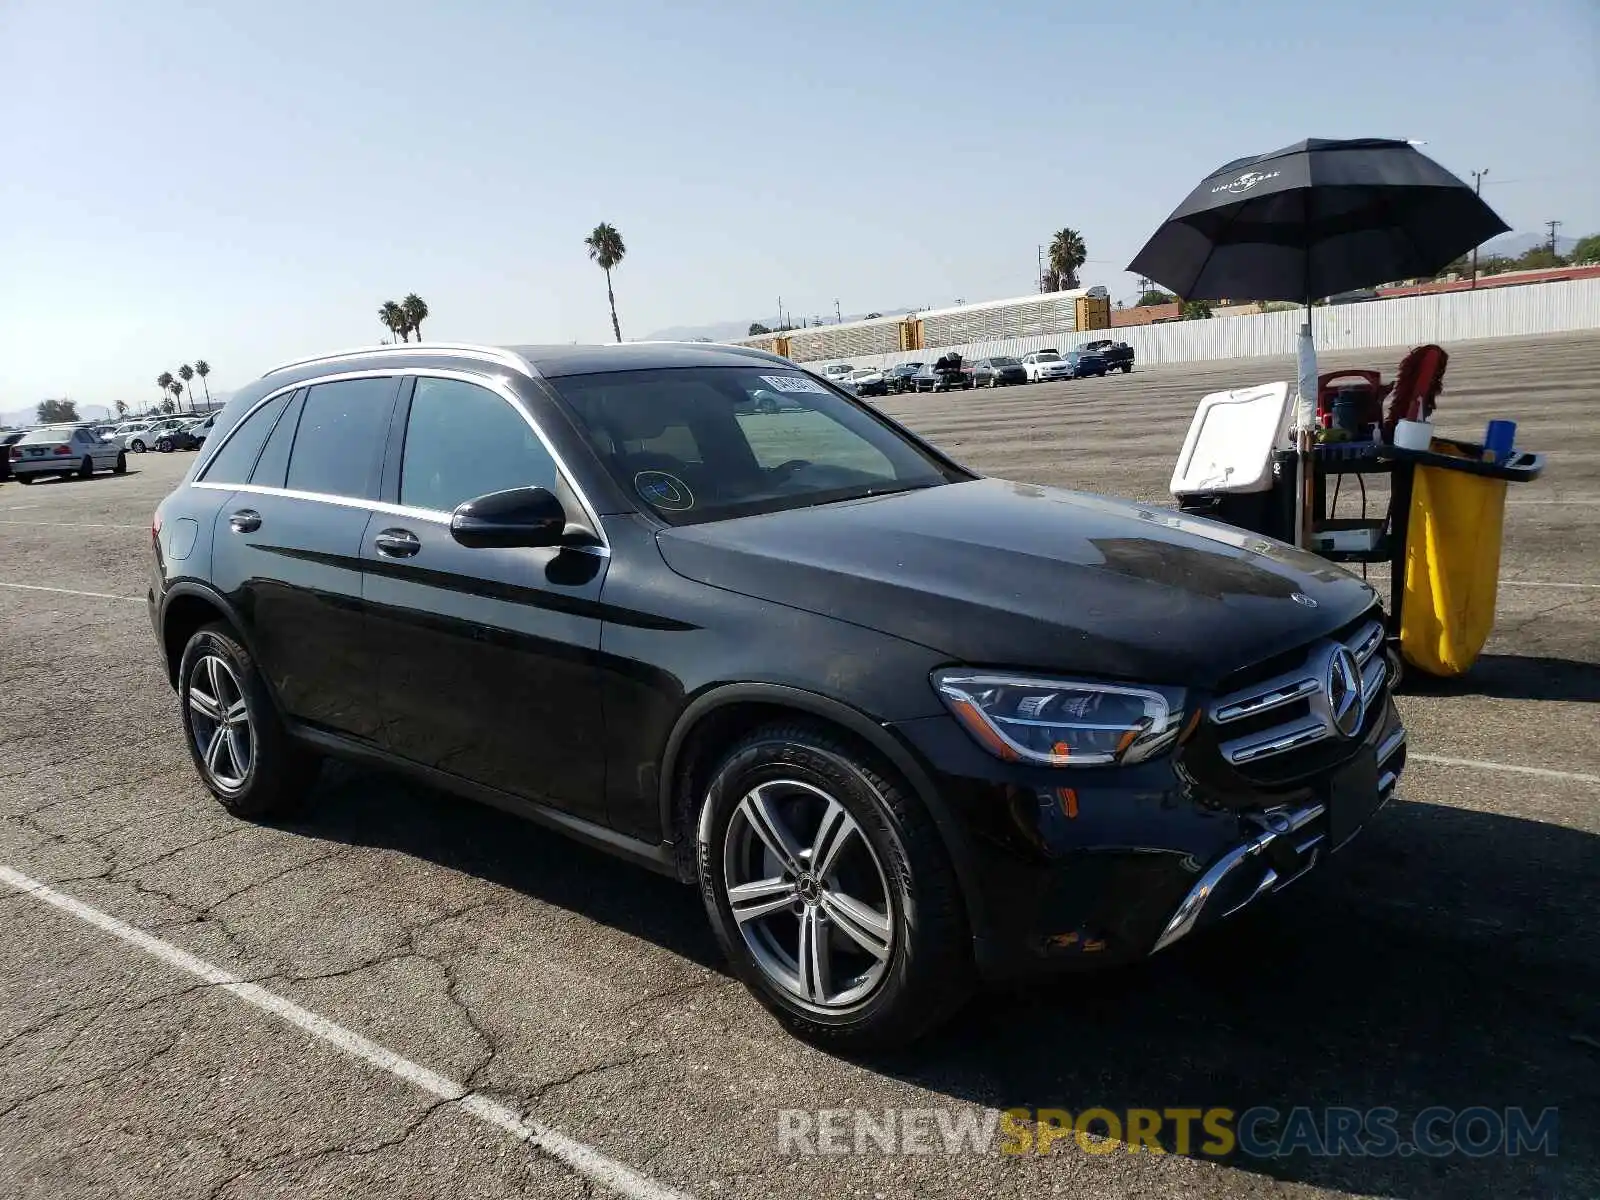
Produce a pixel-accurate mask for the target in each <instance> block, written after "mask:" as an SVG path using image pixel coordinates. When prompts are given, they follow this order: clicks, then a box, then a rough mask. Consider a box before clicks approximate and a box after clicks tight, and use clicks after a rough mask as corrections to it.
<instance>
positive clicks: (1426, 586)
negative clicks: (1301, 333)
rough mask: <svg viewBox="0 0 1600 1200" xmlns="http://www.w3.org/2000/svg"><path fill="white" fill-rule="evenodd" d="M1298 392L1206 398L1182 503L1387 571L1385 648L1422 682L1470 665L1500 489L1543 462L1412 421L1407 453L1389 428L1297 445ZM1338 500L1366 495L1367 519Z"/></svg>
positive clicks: (1491, 586) (1271, 389) (1177, 486)
mask: <svg viewBox="0 0 1600 1200" xmlns="http://www.w3.org/2000/svg"><path fill="white" fill-rule="evenodd" d="M1292 395H1293V393H1292V392H1291V390H1290V387H1289V385H1288V384H1287V383H1275V384H1268V385H1264V386H1262V387H1256V388H1243V389H1238V390H1236V391H1231V392H1216V393H1213V394H1212V395H1209V396H1206V397H1205V398H1204V399H1202V400H1201V402H1200V405H1199V407H1198V408H1197V409H1196V411H1195V417H1194V421H1193V422H1192V423H1191V425H1190V429H1189V434H1188V437H1187V438H1186V439H1185V441H1184V446H1183V450H1182V452H1181V453H1180V454H1179V457H1178V463H1177V467H1176V469H1175V470H1174V472H1173V476H1172V483H1171V490H1172V493H1173V495H1174V496H1175V497H1176V498H1177V500H1178V504H1179V508H1180V509H1181V510H1182V511H1184V512H1186V513H1190V514H1193V515H1197V516H1204V517H1209V518H1211V519H1213V520H1218V521H1222V522H1225V523H1227V524H1229V525H1235V526H1238V527H1240V528H1243V529H1248V530H1251V531H1252V532H1255V533H1260V534H1264V535H1266V536H1268V537H1273V538H1277V539H1279V540H1281V541H1285V542H1291V543H1298V544H1301V545H1302V546H1303V547H1304V548H1305V549H1308V550H1310V551H1311V552H1312V553H1314V554H1317V555H1320V556H1321V557H1323V558H1326V559H1329V560H1330V561H1333V562H1338V563H1344V564H1347V565H1351V566H1355V565H1361V564H1386V565H1387V566H1388V567H1389V571H1390V583H1389V605H1388V620H1389V630H1388V632H1389V638H1390V642H1391V644H1392V645H1394V646H1395V647H1396V648H1397V649H1398V650H1399V652H1400V654H1401V656H1402V657H1403V658H1404V659H1405V661H1406V662H1407V663H1408V664H1409V665H1410V666H1411V667H1413V668H1414V669H1416V670H1418V671H1421V672H1423V673H1425V674H1428V675H1436V676H1452V675H1460V674H1462V673H1464V672H1465V671H1467V670H1469V669H1470V668H1471V666H1472V664H1473V662H1475V661H1476V660H1477V657H1478V654H1479V653H1480V652H1481V651H1482V649H1483V646H1484V643H1485V642H1486V641H1487V640H1488V637H1489V633H1490V630H1491V629H1492V628H1493V626H1494V613H1495V600H1496V594H1497V591H1498V588H1499V578H1500V546H1501V530H1502V524H1503V518H1504V514H1505V496H1506V486H1507V485H1508V484H1511V483H1526V482H1529V481H1531V480H1533V479H1537V478H1538V477H1539V474H1540V472H1542V471H1543V470H1544V457H1543V455H1540V454H1533V453H1529V452H1526V451H1519V450H1516V449H1514V448H1512V447H1511V446H1510V445H1509V443H1508V442H1504V443H1503V444H1489V439H1487V438H1486V439H1485V443H1484V444H1478V443H1474V442H1463V441H1456V440H1452V439H1448V438H1438V437H1433V436H1432V433H1431V423H1429V422H1426V421H1421V420H1418V421H1412V420H1409V419H1402V420H1401V421H1399V422H1398V427H1397V430H1396V431H1397V433H1398V434H1399V435H1400V437H1402V438H1403V439H1405V440H1409V441H1410V442H1411V445H1410V446H1404V445H1397V444H1395V443H1394V442H1392V441H1384V440H1382V437H1383V426H1384V424H1385V423H1384V422H1382V421H1379V422H1376V423H1368V424H1367V425H1366V426H1365V427H1364V428H1363V429H1362V430H1360V431H1359V432H1362V433H1364V434H1368V435H1370V436H1365V437H1364V438H1363V440H1343V441H1340V440H1329V441H1324V442H1315V441H1313V442H1311V444H1310V445H1309V446H1305V445H1297V442H1296V438H1295V434H1294V432H1293V431H1292V430H1291V422H1292V420H1293V413H1292V411H1291V409H1292V408H1293V404H1292V400H1291V397H1292ZM1330 411H1331V406H1330ZM1412 411H1414V412H1415V411H1417V410H1415V409H1413V410H1412ZM1369 413H1370V410H1362V411H1361V412H1359V413H1357V412H1356V410H1354V409H1352V408H1350V407H1347V408H1346V410H1345V417H1346V420H1347V421H1358V420H1362V419H1363V418H1364V417H1365V416H1366V415H1369ZM1418 425H1420V426H1425V427H1426V428H1425V429H1424V430H1423V431H1421V432H1420V433H1419V431H1417V430H1415V429H1413V428H1411V426H1418ZM1350 432H1355V431H1350ZM1496 441H1497V442H1501V441H1502V439H1498V438H1497V439H1496ZM1419 446H1420V447H1422V448H1417V447H1419ZM1379 478H1386V479H1387V483H1388V489H1387V490H1388V505H1387V508H1386V509H1385V510H1384V511H1383V512H1382V513H1378V514H1373V513H1371V512H1369V511H1367V509H1368V505H1367V503H1366V493H1367V485H1368V482H1369V481H1373V480H1376V479H1379ZM1346 489H1348V490H1346ZM1341 493H1344V494H1345V495H1354V494H1356V493H1359V495H1360V497H1361V508H1362V514H1361V516H1359V517H1353V518H1343V519H1341V518H1338V517H1336V516H1334V515H1333V514H1334V512H1335V511H1336V508H1337V501H1338V497H1339V496H1340V494H1341Z"/></svg>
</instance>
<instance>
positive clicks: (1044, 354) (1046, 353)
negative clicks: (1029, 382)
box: [1033, 350, 1061, 362]
mask: <svg viewBox="0 0 1600 1200" xmlns="http://www.w3.org/2000/svg"><path fill="white" fill-rule="evenodd" d="M1033 361H1034V362H1060V361H1061V355H1059V354H1057V353H1056V352H1055V351H1054V350H1041V351H1039V353H1038V354H1037V355H1035V356H1034V360H1033Z"/></svg>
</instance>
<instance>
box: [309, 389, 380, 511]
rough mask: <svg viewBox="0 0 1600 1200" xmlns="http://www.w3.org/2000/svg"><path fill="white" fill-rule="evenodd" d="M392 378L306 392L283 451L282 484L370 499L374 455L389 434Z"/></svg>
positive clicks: (375, 476)
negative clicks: (286, 469)
mask: <svg viewBox="0 0 1600 1200" xmlns="http://www.w3.org/2000/svg"><path fill="white" fill-rule="evenodd" d="M396 387H397V380H396V379H395V378H394V377H390V378H387V379H346V380H343V381H341V382H339V383H322V384H318V385H317V386H316V387H314V388H312V389H311V391H310V392H308V393H307V394H306V399H305V403H304V405H303V407H302V409H301V412H300V424H299V426H298V428H297V429H296V430H295V435H294V448H293V449H292V450H291V451H290V452H289V475H288V484H287V486H288V487H289V489H290V490H291V491H297V492H320V493H322V494H324V495H328V496H350V497H352V498H354V499H358V500H375V499H377V496H378V466H379V461H380V460H379V457H378V455H379V451H380V450H381V449H382V446H383V442H384V440H385V435H386V434H387V433H388V430H389V417H390V415H391V413H392V412H393V410H394V398H395V390H396Z"/></svg>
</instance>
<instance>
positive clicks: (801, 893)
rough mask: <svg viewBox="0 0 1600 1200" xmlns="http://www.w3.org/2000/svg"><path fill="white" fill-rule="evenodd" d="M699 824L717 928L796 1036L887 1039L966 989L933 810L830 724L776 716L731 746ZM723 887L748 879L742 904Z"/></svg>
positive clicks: (881, 1042)
mask: <svg viewBox="0 0 1600 1200" xmlns="http://www.w3.org/2000/svg"><path fill="white" fill-rule="evenodd" d="M697 837H698V843H697V845H698V856H699V876H700V893H701V898H702V899H703V900H704V902H705V906H706V913H707V914H708V916H709V917H710V919H711V924H712V928H713V929H714V930H715V932H716V935H717V939H718V941H719V942H720V943H721V944H722V948H723V950H724V951H725V952H726V954H727V955H728V959H729V962H730V963H731V965H732V967H733V970H734V972H735V973H736V974H738V976H739V977H740V979H742V980H743V981H744V983H745V986H746V987H748V988H749V989H750V990H751V992H753V993H754V995H755V997H756V998H757V999H758V1000H759V1001H760V1002H761V1003H762V1004H763V1005H765V1006H766V1007H767V1008H768V1009H769V1010H770V1011H771V1012H772V1013H773V1014H774V1015H775V1016H776V1017H777V1018H778V1020H779V1021H780V1022H782V1023H783V1024H784V1025H785V1026H786V1027H787V1028H788V1029H789V1030H790V1031H791V1032H793V1033H794V1034H796V1035H797V1036H799V1037H801V1038H804V1039H805V1040H807V1041H810V1042H814V1043H816V1044H818V1045H822V1046H826V1047H829V1048H832V1049H836V1050H855V1051H866V1050H884V1049H889V1048H892V1047H894V1046H899V1045H904V1044H906V1043H908V1042H911V1041H914V1040H916V1039H917V1038H919V1037H921V1036H922V1035H923V1034H925V1033H927V1032H929V1031H930V1030H932V1029H933V1028H934V1027H935V1026H936V1025H938V1024H939V1023H940V1022H942V1021H944V1020H946V1019H947V1018H948V1017H950V1016H951V1015H952V1014H954V1013H955V1012H956V1010H957V1009H959V1008H960V1007H961V1005H962V1004H963V1003H965V1001H966V999H967V997H968V995H970V993H971V989H972V983H973V966H972V958H971V937H970V934H969V932H968V928H967V922H966V913H965V909H964V907H963V904H962V899H961V895H960V890H959V886H958V884H957V882H956V878H955V872H954V871H953V869H952V868H951V866H950V863H949V860H948V858H947V856H946V854H945V849H944V845H943V843H942V842H941V841H940V838H939V834H938V831H937V829H936V828H935V827H934V824H933V820H932V818H931V817H930V816H929V815H928V813H927V811H926V810H925V809H924V808H923V807H922V805H921V803H920V802H919V801H918V800H917V799H916V797H914V796H913V795H912V794H911V791H910V789H909V788H908V787H906V786H905V785H904V784H902V783H900V782H899V781H898V780H896V779H895V778H893V777H892V775H891V774H890V772H889V771H888V770H887V769H886V768H885V767H883V766H882V765H880V764H879V763H878V762H877V761H876V760H875V759H873V758H872V757H870V756H869V755H867V754H864V753H863V752H862V751H860V750H859V749H857V748H856V747H855V746H853V745H852V744H850V743H847V742H845V741H844V740H842V739H841V738H839V737H838V736H837V735H836V734H835V733H834V732H833V731H831V730H829V729H827V728H824V727H819V726H816V725H812V724H810V723H809V722H805V721H795V722H785V723H780V724H774V725H769V726H766V727H764V728H761V729H758V730H756V731H755V732H754V733H752V734H750V735H749V736H748V737H746V738H744V739H743V740H742V741H740V742H739V743H738V744H736V745H735V746H733V747H732V748H731V749H730V750H729V751H728V753H727V755H726V757H724V758H723V760H722V762H721V763H720V764H719V765H718V766H717V768H716V770H715V771H714V772H713V774H712V778H711V782H710V784H709V785H708V787H707V790H706V798H705V801H704V804H703V806H702V809H701V812H700V820H699V826H698V833H697ZM775 845H782V846H783V847H785V856H784V857H782V858H780V856H779V855H778V854H777V853H776V852H775V850H774V849H773V847H774V846H775ZM785 864H787V865H785ZM813 870H815V873H814V874H813ZM730 887H732V888H734V889H735V890H736V893H738V892H742V893H743V895H741V896H739V897H738V898H739V901H740V903H741V909H742V911H741V915H740V916H738V917H736V916H735V915H734V911H733V907H732V902H731V901H730V898H729V889H730ZM752 910H754V911H752ZM808 950H814V951H817V953H816V954H815V955H813V954H810V953H808Z"/></svg>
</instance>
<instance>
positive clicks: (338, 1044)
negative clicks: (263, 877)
mask: <svg viewBox="0 0 1600 1200" xmlns="http://www.w3.org/2000/svg"><path fill="white" fill-rule="evenodd" d="M0 882H4V883H7V884H10V885H11V886H12V887H13V888H15V889H16V890H17V891H19V892H23V893H25V894H27V895H30V896H33V897H34V898H35V899H38V900H42V901H44V902H45V903H46V904H49V905H53V906H54V907H56V908H58V909H60V910H61V911H62V912H65V913H68V914H70V915H71V916H74V917H77V918H78V919H79V920H80V921H85V922H87V923H88V924H90V925H93V926H95V927H96V928H98V929H101V930H104V931H105V932H106V933H109V934H111V936H112V937H116V938H121V939H122V940H123V941H125V942H127V943H128V944H129V945H132V946H137V947H138V948H139V949H141V950H143V951H145V952H146V953H147V954H151V955H153V956H154V957H156V958H159V959H160V960H161V961H162V962H164V963H166V964H167V965H168V966H171V967H175V968H177V969H178V970H180V971H185V972H187V973H188V974H190V975H193V976H195V977H196V978H198V979H202V980H204V981H205V982H206V983H209V984H212V985H214V986H216V987H217V988H220V989H221V990H223V991H225V992H229V993H231V994H232V995H233V996H235V997H236V998H238V999H240V1000H243V1001H244V1002H245V1003H246V1004H251V1005H254V1006H255V1007H256V1008H259V1009H261V1010H262V1011H263V1012H267V1013H271V1014H272V1015H273V1016H275V1017H277V1018H278V1019H280V1020H282V1021H287V1022H288V1023H289V1024H290V1025H293V1026H295V1027H296V1028H297V1029H301V1030H303V1031H305V1032H306V1033H309V1034H310V1035H311V1036H312V1037H314V1038H318V1039H319V1040H321V1041H323V1042H326V1043H327V1044H328V1045H330V1046H332V1047H334V1049H336V1050H338V1051H340V1052H341V1053H342V1054H345V1055H347V1056H349V1057H350V1058H354V1059H356V1060H358V1061H360V1062H364V1063H366V1064H367V1065H368V1066H373V1067H377V1068H378V1069H379V1070H380V1071H387V1072H388V1073H389V1074H391V1075H393V1076H395V1077H396V1078H399V1079H403V1080H405V1082H407V1083H409V1084H411V1085H412V1086H413V1087H415V1088H418V1089H420V1090H421V1091H424V1092H427V1093H428V1094H429V1095H431V1096H437V1097H438V1098H439V1099H440V1100H443V1101H445V1102H446V1103H451V1104H459V1105H460V1107H461V1109H462V1111H464V1112H469V1113H471V1114H472V1115H473V1116H475V1117H477V1118H478V1119H479V1120H480V1121H484V1122H486V1123H487V1124H490V1125H493V1126H494V1127H495V1128H497V1129H501V1130H503V1131H505V1132H506V1133H509V1134H510V1135H511V1136H512V1137H514V1138H516V1139H517V1140H519V1141H523V1142H527V1143H528V1144H529V1145H530V1146H533V1147H534V1148H536V1149H538V1150H542V1151H543V1152H544V1153H546V1154H548V1155H550V1156H551V1157H552V1158H555V1159H558V1160H559V1161H561V1162H562V1163H565V1164H566V1165H567V1166H568V1167H571V1168H572V1169H573V1170H574V1171H576V1172H578V1173H579V1174H580V1175H583V1176H585V1177H586V1178H588V1179H590V1180H593V1181H594V1182H595V1183H598V1184H599V1185H600V1186H601V1187H604V1188H606V1189H608V1190H610V1191H612V1192H614V1193H616V1194H617V1195H619V1196H626V1197H630V1198H632V1200H688V1197H687V1195H686V1193H684V1192H680V1191H677V1190H676V1189H674V1188H670V1187H667V1186H666V1185H665V1184H662V1183H657V1182H656V1181H655V1180H654V1179H651V1178H649V1177H648V1176H646V1175H641V1174H640V1173H639V1172H637V1171H635V1170H634V1169H633V1168H632V1167H628V1166H625V1165H623V1164H622V1163H620V1162H617V1161H616V1160H615V1159H614V1158H610V1157H608V1156H607V1155H605V1154H603V1153H601V1152H600V1151H599V1150H596V1149H594V1148H593V1147H592V1146H586V1145H584V1144H583V1143H582V1142H579V1141H575V1140H573V1139H572V1138H569V1137H567V1136H566V1135H565V1134H563V1133H558V1132H556V1131H555V1130H554V1129H550V1128H548V1127H546V1126H544V1125H540V1124H538V1123H537V1122H534V1121H524V1120H523V1119H522V1118H521V1117H520V1116H518V1115H517V1114H516V1112H514V1111H513V1110H512V1109H510V1108H507V1107H506V1106H505V1105H503V1104H500V1103H498V1102H496V1101H494V1100H490V1099H488V1098H487V1097H486V1096H482V1095H479V1094H478V1093H476V1092H472V1091H469V1090H468V1089H467V1088H465V1087H463V1086H462V1085H461V1084H459V1083H456V1082H455V1081H454V1080H452V1079H447V1078H446V1077H445V1076H443V1075H440V1074H438V1073H437V1072H435V1071H430V1070H429V1069H428V1068H427V1067H424V1066H422V1065H421V1064H420V1063H414V1062H412V1061H411V1060H410V1059H408V1058H403V1057H401V1056H400V1055H398V1054H396V1053H395V1052H394V1051H393V1050H390V1049H389V1048H388V1047H386V1046H380V1045H378V1043H376V1042H373V1041H369V1040H368V1039H367V1038H364V1037H362V1036H361V1035H360V1034H359V1033H356V1032H355V1031H354V1030H350V1029H346V1028H345V1027H344V1026H343V1025H339V1024H336V1023H335V1022H333V1021H330V1020H328V1018H327V1017H324V1016H320V1015H318V1014H317V1013H314V1012H312V1011H311V1010H310V1009H307V1008H302V1007H300V1005H298V1004H296V1003H295V1002H294V1001H292V1000H288V999H285V998H284V997H283V996H280V995H278V994H277V993H276V992H270V991H268V990H267V989H266V988H263V987H260V986H258V985H256V984H253V983H246V982H245V981H244V980H242V979H240V978H239V977H238V976H237V975H232V974H230V973H229V972H227V971H224V970H223V969H222V968H221V967H218V966H214V965H213V964H211V963H208V962H206V961H205V960H204V959H202V958H196V957H195V956H194V955H192V954H190V953H189V952H188V951H187V950H182V949H179V948H178V947H177V946H174V945H173V944H172V943H171V942H164V941H162V940H161V939H160V938H158V937H154V936H152V935H151V934H148V933H146V932H144V930H142V929H136V928H134V927H133V926H132V925H129V924H128V923H127V922H126V921H121V920H118V919H117V918H116V917H113V916H111V915H110V914H109V913H104V912H101V911H100V910H99V909H98V908H93V907H91V906H90V905H87V904H85V903H84V902H83V901H82V900H78V899H75V898H74V897H72V896H69V895H67V894H66V893H65V892H58V891H56V890H55V889H54V888H51V887H48V886H46V885H45V884H43V883H40V882H39V881H38V880H36V879H32V878H30V877H28V876H27V875H24V874H23V873H22V872H21V871H15V870H13V869H12V868H10V867H6V866H0Z"/></svg>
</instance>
